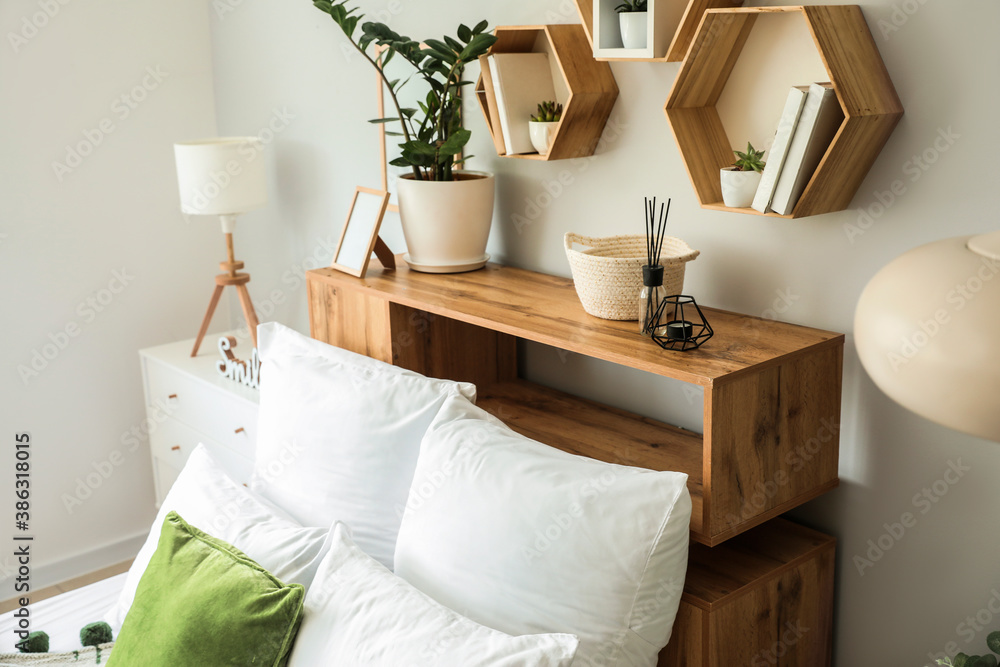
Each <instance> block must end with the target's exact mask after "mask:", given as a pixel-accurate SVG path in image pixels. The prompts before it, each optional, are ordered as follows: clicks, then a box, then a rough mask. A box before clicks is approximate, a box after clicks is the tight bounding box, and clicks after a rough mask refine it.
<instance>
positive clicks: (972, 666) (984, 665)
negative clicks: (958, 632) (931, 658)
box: [936, 630, 1000, 667]
mask: <svg viewBox="0 0 1000 667" xmlns="http://www.w3.org/2000/svg"><path fill="white" fill-rule="evenodd" d="M986 646H987V647H988V648H989V649H990V651H992V652H993V653H995V654H996V655H1000V630H998V631H996V632H991V633H990V634H989V636H987V637H986ZM993 653H987V654H986V655H966V654H965V653H959V654H958V655H956V656H955V657H954V658H944V659H940V658H939V659H938V660H937V661H936V662H937V664H939V665H947V666H948V667H997V658H996V655H993Z"/></svg>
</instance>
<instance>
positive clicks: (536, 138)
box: [528, 120, 559, 155]
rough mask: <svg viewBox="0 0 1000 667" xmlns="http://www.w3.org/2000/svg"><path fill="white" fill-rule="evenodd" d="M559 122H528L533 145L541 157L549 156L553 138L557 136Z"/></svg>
mask: <svg viewBox="0 0 1000 667" xmlns="http://www.w3.org/2000/svg"><path fill="white" fill-rule="evenodd" d="M557 127H559V121H557V120H556V121H551V122H544V123H543V122H540V121H537V120H530V121H528V134H529V135H530V136H531V145H532V146H534V147H535V150H536V151H538V154H539V155H548V154H549V146H551V145H552V137H553V136H555V133H556V128H557Z"/></svg>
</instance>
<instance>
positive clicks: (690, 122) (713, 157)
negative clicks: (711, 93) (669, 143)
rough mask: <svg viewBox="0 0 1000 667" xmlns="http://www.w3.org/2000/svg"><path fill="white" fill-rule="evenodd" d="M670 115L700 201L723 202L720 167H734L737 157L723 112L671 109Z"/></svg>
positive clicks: (711, 108)
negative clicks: (730, 165) (720, 115)
mask: <svg viewBox="0 0 1000 667" xmlns="http://www.w3.org/2000/svg"><path fill="white" fill-rule="evenodd" d="M666 114H667V119H668V120H669V121H670V129H671V131H672V132H673V133H674V139H675V140H676V142H677V147H678V149H679V150H680V154H681V156H683V157H684V160H683V162H684V167H685V168H686V169H687V173H688V177H689V178H690V179H691V185H693V186H694V189H695V192H696V193H697V195H698V200H699V201H701V202H715V201H718V202H721V201H722V183H721V179H720V177H719V170H720V169H721V167H720V166H719V165H723V166H725V165H727V164H732V162H733V160H735V157H734V156H733V149H732V148H730V146H729V137H728V136H726V130H725V128H724V127H723V126H722V119H720V118H719V112H718V111H716V109H715V107H693V108H688V107H675V108H669V107H668V108H667V109H666ZM751 210H752V209H751Z"/></svg>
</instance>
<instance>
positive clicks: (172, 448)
mask: <svg viewBox="0 0 1000 667" xmlns="http://www.w3.org/2000/svg"><path fill="white" fill-rule="evenodd" d="M170 451H172V452H179V451H181V446H180V445H174V446H173V447H171V448H170Z"/></svg>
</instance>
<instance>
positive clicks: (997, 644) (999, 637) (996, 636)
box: [986, 630, 1000, 654]
mask: <svg viewBox="0 0 1000 667" xmlns="http://www.w3.org/2000/svg"><path fill="white" fill-rule="evenodd" d="M986 645H987V646H989V647H990V650H991V651H993V652H994V653H996V654H1000V630H997V631H996V632H991V633H990V634H989V636H988V637H986Z"/></svg>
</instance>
